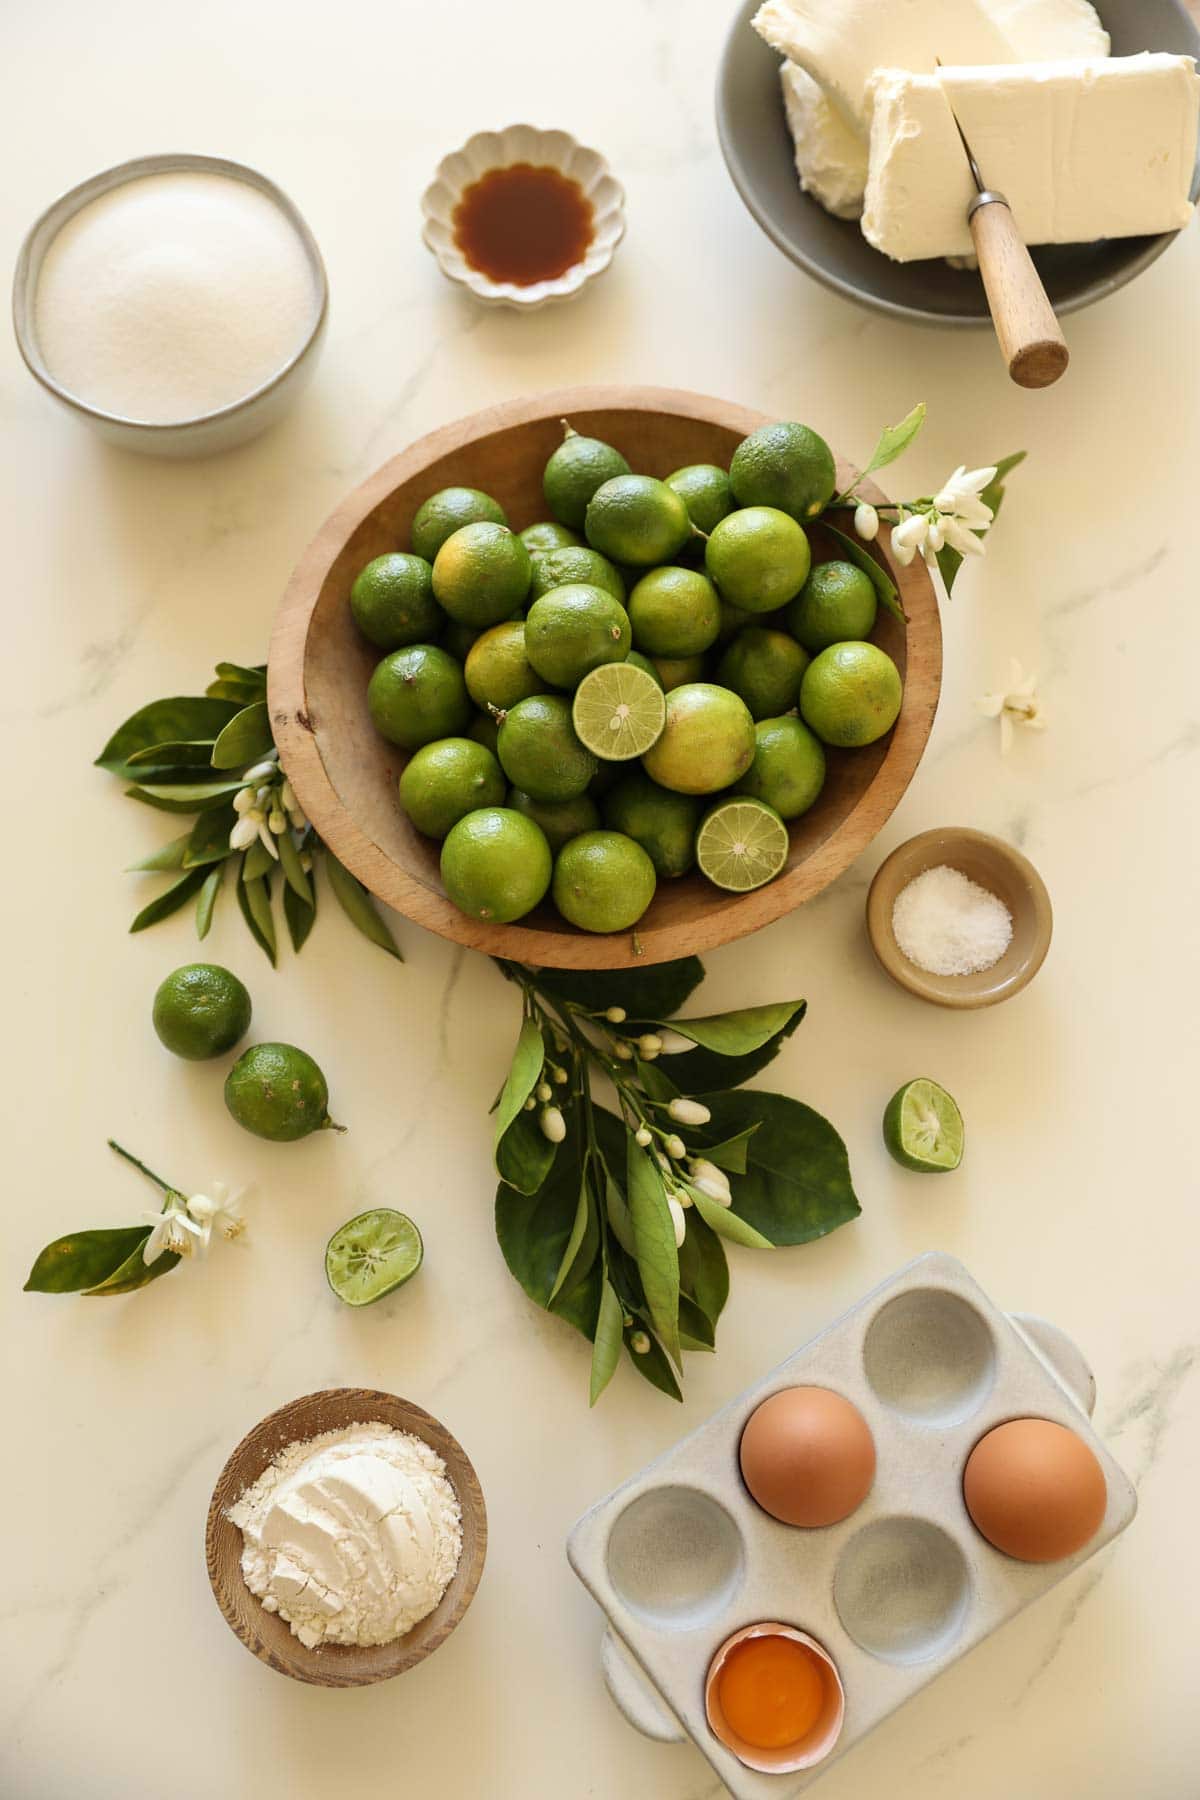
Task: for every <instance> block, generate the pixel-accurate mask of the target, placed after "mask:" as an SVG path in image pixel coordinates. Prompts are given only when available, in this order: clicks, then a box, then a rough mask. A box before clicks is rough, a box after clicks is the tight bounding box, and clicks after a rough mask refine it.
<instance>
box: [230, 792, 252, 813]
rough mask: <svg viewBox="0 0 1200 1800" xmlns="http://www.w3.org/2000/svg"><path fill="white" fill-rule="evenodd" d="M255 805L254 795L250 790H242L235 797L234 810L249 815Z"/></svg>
mask: <svg viewBox="0 0 1200 1800" xmlns="http://www.w3.org/2000/svg"><path fill="white" fill-rule="evenodd" d="M253 805H254V795H253V794H252V793H251V792H250V789H249V788H241V789H239V791H238V792H237V793H236V794H235V795H234V796H233V810H234V812H235V813H248V812H249V811H250V808H251V807H252V806H253Z"/></svg>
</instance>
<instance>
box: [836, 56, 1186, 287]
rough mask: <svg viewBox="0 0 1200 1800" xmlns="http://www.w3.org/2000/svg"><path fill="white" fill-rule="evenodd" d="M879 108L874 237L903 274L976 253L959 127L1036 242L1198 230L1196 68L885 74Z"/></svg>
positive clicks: (1150, 60) (878, 81)
mask: <svg viewBox="0 0 1200 1800" xmlns="http://www.w3.org/2000/svg"><path fill="white" fill-rule="evenodd" d="M872 95H873V119H872V125H871V157H870V172H869V175H868V178H867V192H866V199H865V203H864V207H863V216H862V229H863V235H864V236H865V237H866V238H867V240H868V242H870V243H872V244H874V246H875V248H876V249H877V250H882V251H883V252H884V254H885V255H886V256H890V257H892V258H893V259H894V260H895V261H897V262H912V261H916V260H918V259H920V258H922V257H930V256H965V255H967V254H969V253H970V251H971V248H972V244H971V233H970V229H969V227H968V225H967V207H968V206H969V204H970V201H971V197H972V195H973V193H974V186H973V183H972V181H971V175H970V171H969V169H968V168H967V163H966V158H965V157H964V155H963V151H962V145H961V144H960V143H959V140H958V134H957V132H956V130H955V127H954V117H955V116H956V117H957V118H958V120H959V122H960V124H961V125H962V128H963V131H964V132H965V134H966V137H967V140H968V142H969V143H970V145H971V148H972V150H973V151H974V152H975V156H976V159H977V161H978V163H979V167H980V169H981V171H982V173H983V177H984V180H985V181H987V182H988V183H989V185H990V186H992V187H994V188H998V189H999V190H1000V191H1001V192H1002V193H1003V194H1005V195H1006V196H1007V198H1008V201H1009V203H1010V205H1011V207H1012V210H1013V215H1014V217H1015V219H1016V222H1017V225H1018V227H1019V229H1020V231H1021V235H1022V237H1023V238H1024V239H1025V241H1026V243H1029V244H1078V243H1091V242H1092V241H1093V240H1095V239H1096V238H1108V237H1136V236H1141V235H1142V234H1143V233H1147V234H1148V233H1153V232H1159V231H1175V230H1177V229H1178V228H1179V227H1180V226H1183V225H1186V224H1187V222H1188V220H1189V218H1190V217H1191V213H1192V206H1191V202H1190V200H1189V198H1188V194H1189V191H1190V188H1191V183H1192V177H1193V169H1194V165H1195V157H1196V129H1197V116H1198V113H1200V81H1198V80H1197V76H1196V67H1195V63H1194V62H1193V60H1192V58H1191V57H1188V56H1167V55H1158V54H1145V55H1141V56H1123V57H1110V58H1108V59H1107V60H1104V61H1100V62H1057V63H1030V64H1025V65H1021V64H1012V65H1008V66H1007V67H990V68H944V69H942V70H940V71H939V72H938V73H937V74H936V75H914V74H912V73H910V72H908V71H906V70H895V69H880V70H879V72H878V74H877V75H876V76H875V77H874V80H873V82H872ZM947 102H949V104H947ZM951 108H953V115H952V113H951Z"/></svg>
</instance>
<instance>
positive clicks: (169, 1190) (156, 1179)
mask: <svg viewBox="0 0 1200 1800" xmlns="http://www.w3.org/2000/svg"><path fill="white" fill-rule="evenodd" d="M108 1147H109V1149H110V1150H115V1151H116V1153H117V1155H118V1156H123V1157H124V1158H125V1161H126V1162H127V1163H132V1164H133V1166H134V1168H135V1169H140V1170H141V1172H142V1174H143V1175H145V1176H146V1177H147V1178H148V1179H149V1180H150V1181H152V1182H153V1183H154V1185H155V1187H158V1188H161V1189H162V1191H163V1193H164V1194H175V1193H178V1191H179V1190H178V1188H174V1187H172V1186H171V1183H170V1182H169V1181H164V1180H163V1178H162V1176H161V1175H156V1174H155V1173H154V1170H153V1169H148V1168H147V1167H146V1165H145V1163H144V1162H141V1161H139V1159H138V1158H137V1157H136V1156H133V1155H131V1154H130V1152H129V1151H128V1150H125V1149H123V1148H122V1146H121V1145H120V1144H118V1142H117V1140H116V1139H115V1138H109V1140H108Z"/></svg>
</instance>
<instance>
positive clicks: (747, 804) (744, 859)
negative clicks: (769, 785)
mask: <svg viewBox="0 0 1200 1800" xmlns="http://www.w3.org/2000/svg"><path fill="white" fill-rule="evenodd" d="M787 857H788V832H787V826H786V825H785V824H784V822H783V820H782V819H781V818H780V816H779V814H778V813H777V812H776V811H775V808H774V807H773V806H768V805H767V803H766V801H765V800H718V801H717V803H716V805H715V806H711V807H710V808H709V810H708V812H707V813H706V814H705V815H704V819H703V821H702V823H701V826H700V830H699V831H698V832H697V834H696V861H697V862H698V863H699V864H700V868H701V870H702V871H703V873H704V874H705V875H707V876H708V879H709V880H710V881H711V882H712V883H713V884H714V886H716V887H719V888H727V889H728V891H729V892H730V893H731V894H748V893H749V892H750V889H751V888H758V887H762V886H763V884H764V882H767V881H773V880H774V878H775V876H776V875H778V873H779V871H780V869H782V867H783V865H784V864H785V863H786V861H787Z"/></svg>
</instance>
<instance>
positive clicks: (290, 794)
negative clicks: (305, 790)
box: [279, 775, 297, 812]
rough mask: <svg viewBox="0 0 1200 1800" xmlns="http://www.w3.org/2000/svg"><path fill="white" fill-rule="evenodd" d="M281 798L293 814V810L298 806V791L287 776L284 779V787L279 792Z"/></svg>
mask: <svg viewBox="0 0 1200 1800" xmlns="http://www.w3.org/2000/svg"><path fill="white" fill-rule="evenodd" d="M279 798H280V801H281V803H282V804H283V805H284V806H286V807H287V809H288V811H289V812H291V810H292V808H293V807H294V806H296V804H297V801H296V791H295V789H294V788H293V786H292V784H291V782H290V781H289V780H288V778H287V776H286V775H285V776H284V778H283V786H282V787H281V788H280V790H279Z"/></svg>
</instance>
